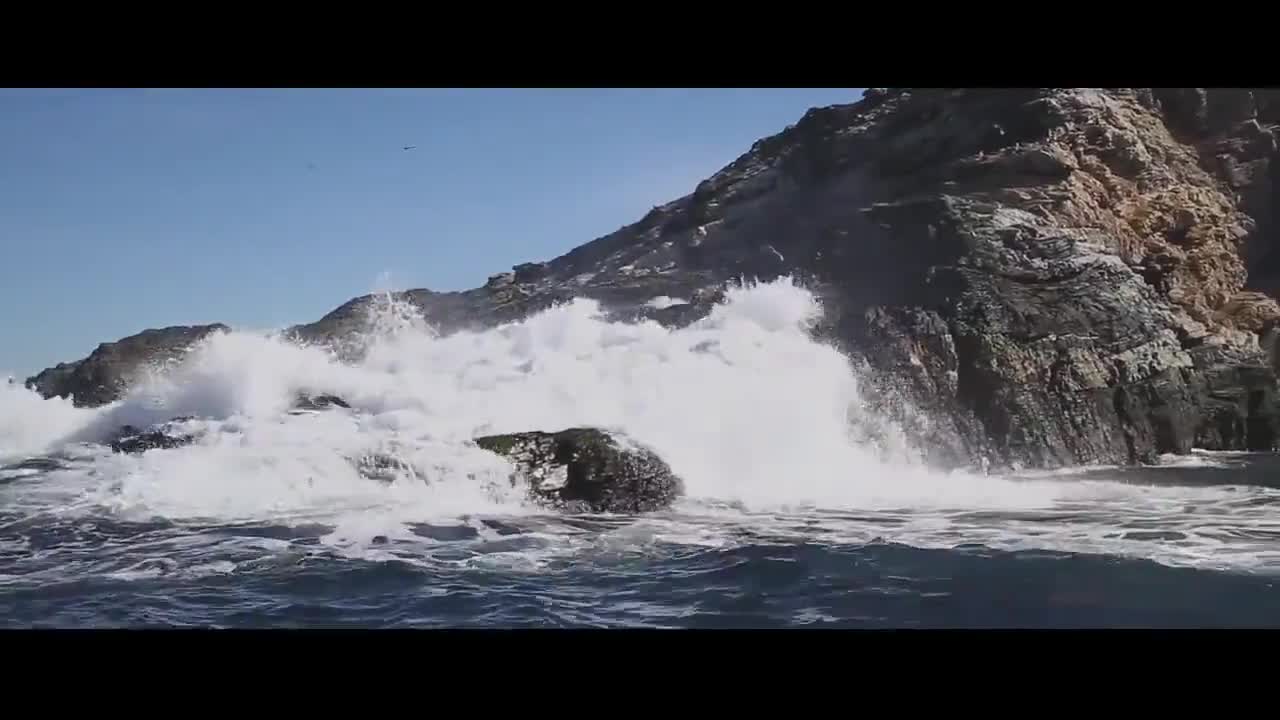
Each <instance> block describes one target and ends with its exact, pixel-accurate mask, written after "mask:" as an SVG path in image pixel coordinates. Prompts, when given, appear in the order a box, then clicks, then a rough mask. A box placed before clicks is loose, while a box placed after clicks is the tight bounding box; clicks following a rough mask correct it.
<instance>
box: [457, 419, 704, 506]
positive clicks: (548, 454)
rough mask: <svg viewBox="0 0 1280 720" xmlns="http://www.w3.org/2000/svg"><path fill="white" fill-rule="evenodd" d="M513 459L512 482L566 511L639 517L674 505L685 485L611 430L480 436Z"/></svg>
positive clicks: (654, 458)
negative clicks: (615, 435) (521, 485)
mask: <svg viewBox="0 0 1280 720" xmlns="http://www.w3.org/2000/svg"><path fill="white" fill-rule="evenodd" d="M475 442H476V444H477V445H478V446H480V447H482V448H484V449H486V450H489V451H491V452H495V453H497V454H499V455H502V456H503V457H506V458H507V459H508V460H510V461H511V462H512V463H513V464H514V465H515V468H516V477H514V478H513V480H517V479H518V480H522V481H523V482H524V483H526V484H527V485H528V488H529V494H530V495H531V496H532V497H533V498H534V499H536V500H537V501H539V502H541V503H544V504H546V505H548V506H550V507H553V508H555V509H557V510H562V511H566V512H608V513H638V512H651V511H654V510H661V509H664V508H666V507H669V506H670V505H671V503H672V502H674V501H675V500H676V498H677V497H678V496H679V495H680V493H681V492H682V491H683V488H682V485H681V481H680V479H679V478H677V477H676V476H675V475H674V474H672V472H671V468H670V467H669V466H668V465H667V463H666V462H665V461H663V460H662V458H660V457H658V456H657V455H656V454H654V453H653V452H652V451H650V450H648V449H646V448H643V447H638V446H634V445H632V444H630V443H627V442H620V441H619V439H618V438H616V437H614V436H613V435H610V434H609V433H607V432H604V431H601V430H596V429H592V428H572V429H569V430H564V431H561V432H558V433H545V432H527V433H515V434H511V435H490V436H486V437H481V438H476V440H475Z"/></svg>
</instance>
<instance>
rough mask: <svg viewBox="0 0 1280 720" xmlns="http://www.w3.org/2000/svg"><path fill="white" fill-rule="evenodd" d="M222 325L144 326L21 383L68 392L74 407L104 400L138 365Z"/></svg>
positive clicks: (120, 389)
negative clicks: (84, 355)
mask: <svg viewBox="0 0 1280 720" xmlns="http://www.w3.org/2000/svg"><path fill="white" fill-rule="evenodd" d="M227 331H230V328H229V327H227V326H226V325H223V324H221V323H215V324H212V325H194V326H185V325H180V326H174V327H167V328H159V329H152V330H144V331H142V332H140V333H138V334H136V335H130V336H129V337H127V338H124V339H122V340H117V341H116V342H112V343H103V344H101V345H99V346H98V347H97V349H95V350H94V351H93V352H92V353H90V354H89V356H88V357H86V358H84V359H81V360H77V361H75V362H72V363H59V364H58V365H56V366H55V367H52V368H49V369H47V370H44V371H43V372H41V373H40V374H38V375H36V376H35V377H32V378H29V379H28V380H27V382H26V384H27V387H30V388H32V389H34V390H35V391H36V392H39V393H40V394H41V395H43V396H44V397H46V398H48V397H61V398H67V397H69V398H71V399H72V403H73V404H74V405H75V406H77V407H97V406H100V405H106V404H107V403H111V402H114V401H116V400H118V399H120V397H121V395H122V394H123V393H124V391H125V390H127V389H128V387H129V385H130V384H131V383H132V382H134V381H135V380H136V378H137V375H138V373H139V372H140V371H142V370H144V369H146V368H154V369H160V366H161V365H163V364H164V363H167V362H173V361H177V360H179V359H180V358H181V357H182V355H183V354H185V353H186V352H187V350H189V349H190V348H191V347H192V346H193V345H195V344H196V343H198V342H200V341H201V340H204V339H205V338H206V337H208V336H209V335H211V334H213V333H215V332H227Z"/></svg>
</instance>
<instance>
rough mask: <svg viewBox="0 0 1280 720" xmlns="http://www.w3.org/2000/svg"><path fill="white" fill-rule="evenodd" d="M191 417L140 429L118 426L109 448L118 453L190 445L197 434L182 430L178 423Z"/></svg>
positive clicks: (134, 452) (131, 426)
mask: <svg viewBox="0 0 1280 720" xmlns="http://www.w3.org/2000/svg"><path fill="white" fill-rule="evenodd" d="M190 419H191V418H174V419H173V420H170V421H169V422H167V423H162V424H160V425H155V426H152V427H149V428H146V429H140V428H137V427H134V426H133V425H125V426H123V427H121V428H120V432H119V434H118V435H117V437H116V438H115V439H114V440H112V441H111V450H112V451H113V452H118V453H128V454H137V453H144V452H147V451H148V450H168V449H172V448H179V447H183V446H186V445H190V444H191V443H193V442H195V441H196V439H197V437H198V436H197V435H195V434H192V433H185V432H182V431H181V429H180V428H179V425H180V424H181V423H183V422H185V421H187V420H190Z"/></svg>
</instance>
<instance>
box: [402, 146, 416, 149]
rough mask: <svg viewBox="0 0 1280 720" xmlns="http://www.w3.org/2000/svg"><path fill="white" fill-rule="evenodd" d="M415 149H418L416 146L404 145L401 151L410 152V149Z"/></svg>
mask: <svg viewBox="0 0 1280 720" xmlns="http://www.w3.org/2000/svg"><path fill="white" fill-rule="evenodd" d="M416 147H418V146H417V145H405V146H404V148H403V149H404V150H412V149H414V148H416Z"/></svg>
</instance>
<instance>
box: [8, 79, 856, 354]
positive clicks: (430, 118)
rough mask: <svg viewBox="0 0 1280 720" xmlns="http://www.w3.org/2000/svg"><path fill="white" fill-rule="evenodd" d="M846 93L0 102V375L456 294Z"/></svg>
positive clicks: (643, 202)
mask: <svg viewBox="0 0 1280 720" xmlns="http://www.w3.org/2000/svg"><path fill="white" fill-rule="evenodd" d="M861 95H862V89H861V88H842V89H799V88H792V89H772V90H754V89H716V90H711V89H671V90H647V89H613V90H588V89H555V90H550V89H547V90H535V89H518V90H496V89H470V90H463V89H448V90H434V89H346V90H341V89H334V90H329V89H236V90H218V89H195V90H166V89H87V90H71V89H66V90H34V89H9V90H3V89H0V374H3V373H5V372H12V373H14V374H15V375H17V376H18V377H26V376H27V375H29V374H31V373H33V372H35V371H37V370H39V369H42V368H44V367H46V366H48V365H52V364H54V363H56V362H58V361H63V360H75V359H78V358H80V357H83V356H84V355H86V354H88V353H89V352H90V351H92V349H93V348H94V347H95V346H96V345H97V344H98V343H99V342H103V341H110V340H115V339H118V338H120V337H123V336H125V335H131V334H133V333H135V332H138V331H139V330H142V329H144V328H147V327H160V326H165V325H185V324H196V323H207V322H225V323H227V324H229V325H232V326H238V327H255V328H267V327H281V326H284V325H288V324H291V323H296V322H310V321H312V320H315V319H317V318H319V317H320V316H322V315H323V314H324V313H326V312H328V311H329V310H331V309H333V308H334V307H336V306H337V305H339V304H341V303H343V302H345V301H346V300H348V299H350V298H352V297H354V296H356V295H361V294H364V293H367V292H369V291H370V290H371V289H373V288H374V287H376V286H383V285H386V284H387V283H386V281H387V280H388V279H389V283H390V285H392V286H394V287H396V288H409V287H427V288H431V289H435V290H456V289H464V288H469V287H474V286H476V285H479V284H481V283H483V282H484V280H485V278H487V277H488V276H489V275H492V274H493V273H496V272H501V271H503V270H506V269H509V268H510V266H511V265H514V264H517V263H521V262H527V261H535V260H547V259H550V258H552V257H554V256H556V255H559V254H561V253H563V252H565V251H567V250H569V249H571V248H573V247H575V246H577V245H580V244H582V243H584V242H587V241H589V240H591V239H593V238H596V237H598V236H600V235H604V234H606V233H609V232H612V231H614V230H616V229H618V228H619V227H621V226H623V225H626V224H629V223H631V222H634V221H636V220H638V219H640V218H641V217H642V216H643V215H644V214H645V213H646V212H647V211H648V210H649V209H650V208H651V207H653V206H654V205H657V204H660V203H663V202H667V201H669V200H673V199H675V198H677V197H679V196H681V195H684V194H685V193H688V192H690V191H692V190H693V188H694V186H695V185H696V184H697V183H698V181H699V180H701V179H703V178H705V177H707V176H708V175H711V174H712V173H714V172H715V171H716V170H718V169H719V168H721V167H723V166H724V165H726V164H728V163H729V162H731V161H733V159H734V158H736V157H737V156H738V155H740V154H742V153H743V152H745V151H746V150H748V149H749V148H750V147H751V144H752V143H753V142H755V141H756V140H757V139H759V138H761V137H765V136H767V135H771V134H773V133H775V132H778V131H780V130H782V129H783V128H785V127H786V126H787V125H788V124H791V123H794V122H795V121H796V120H798V119H799V118H800V116H801V115H802V114H804V112H805V110H807V109H808V108H810V107H814V106H821V105H830V104H834V103H844V102H853V101H855V100H857V99H858V98H859V97H861ZM407 145H413V146H416V147H415V148H414V149H412V150H404V149H402V148H403V147H404V146H407ZM380 278H381V280H380Z"/></svg>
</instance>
